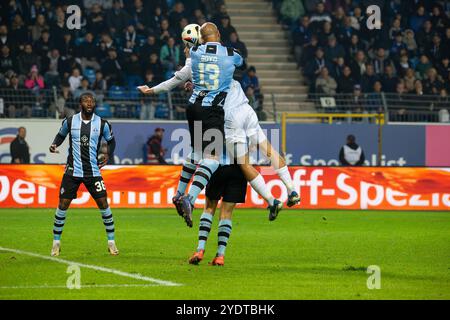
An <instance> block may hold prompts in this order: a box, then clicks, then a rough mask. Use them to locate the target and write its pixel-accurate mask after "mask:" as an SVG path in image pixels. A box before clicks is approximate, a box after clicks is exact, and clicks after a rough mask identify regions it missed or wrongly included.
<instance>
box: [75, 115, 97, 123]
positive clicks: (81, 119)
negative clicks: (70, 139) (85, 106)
mask: <svg viewBox="0 0 450 320" xmlns="http://www.w3.org/2000/svg"><path fill="white" fill-rule="evenodd" d="M78 114H79V115H80V121H83V122H84V123H89V122H91V121H92V120H94V118H95V113H93V114H92V118H91V120H84V119H83V117H82V116H81V112H80V113H78Z"/></svg>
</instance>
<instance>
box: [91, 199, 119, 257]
mask: <svg viewBox="0 0 450 320" xmlns="http://www.w3.org/2000/svg"><path fill="white" fill-rule="evenodd" d="M95 202H96V203H97V206H98V208H99V209H100V213H101V214H102V219H103V224H104V225H105V229H106V235H107V237H108V252H109V253H110V254H111V255H113V256H117V255H118V254H119V249H117V246H116V241H115V238H114V219H113V216H112V212H111V208H110V207H109V205H108V200H107V198H106V197H102V198H98V199H95Z"/></svg>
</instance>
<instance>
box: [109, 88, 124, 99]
mask: <svg viewBox="0 0 450 320" xmlns="http://www.w3.org/2000/svg"><path fill="white" fill-rule="evenodd" d="M108 97H109V98H110V99H113V100H125V99H127V93H126V90H125V88H124V87H121V86H111V88H109V91H108Z"/></svg>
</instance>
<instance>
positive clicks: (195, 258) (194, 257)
mask: <svg viewBox="0 0 450 320" xmlns="http://www.w3.org/2000/svg"><path fill="white" fill-rule="evenodd" d="M204 254H205V250H200V251H197V252H195V253H194V254H193V255H192V257H190V258H189V263H190V264H199V263H200V261H202V260H203V255H204Z"/></svg>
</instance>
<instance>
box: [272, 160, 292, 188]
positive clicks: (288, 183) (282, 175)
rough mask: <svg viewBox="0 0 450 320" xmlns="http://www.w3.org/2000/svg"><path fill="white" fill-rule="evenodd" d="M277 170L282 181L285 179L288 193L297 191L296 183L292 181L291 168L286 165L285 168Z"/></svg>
mask: <svg viewBox="0 0 450 320" xmlns="http://www.w3.org/2000/svg"><path fill="white" fill-rule="evenodd" d="M275 172H276V173H277V174H278V176H279V177H280V179H281V181H283V183H284V185H285V186H286V188H287V190H288V193H289V194H291V193H292V192H294V191H295V188H294V183H293V182H292V178H291V174H290V173H289V169H288V167H287V166H284V167H283V168H280V169H277V170H275Z"/></svg>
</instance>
